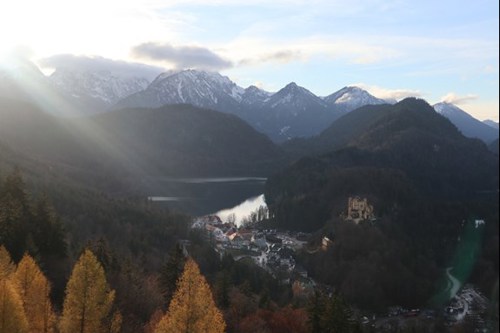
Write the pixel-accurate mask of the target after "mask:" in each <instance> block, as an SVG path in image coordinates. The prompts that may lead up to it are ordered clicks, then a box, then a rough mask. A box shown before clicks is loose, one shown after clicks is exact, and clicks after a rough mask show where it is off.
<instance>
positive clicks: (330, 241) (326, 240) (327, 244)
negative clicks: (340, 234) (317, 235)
mask: <svg viewBox="0 0 500 333" xmlns="http://www.w3.org/2000/svg"><path fill="white" fill-rule="evenodd" d="M332 245H333V238H332V239H330V237H328V236H324V237H323V239H322V240H321V250H322V251H326V250H328V248H329V247H330V246H332Z"/></svg>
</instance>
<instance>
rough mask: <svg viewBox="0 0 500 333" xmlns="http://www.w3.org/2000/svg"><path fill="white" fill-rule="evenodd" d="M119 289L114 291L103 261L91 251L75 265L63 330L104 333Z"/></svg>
mask: <svg viewBox="0 0 500 333" xmlns="http://www.w3.org/2000/svg"><path fill="white" fill-rule="evenodd" d="M114 298H115V292H114V291H113V290H110V288H109V285H108V283H107V282H106V275H105V274H104V269H103V268H102V266H101V264H100V263H99V261H98V260H97V258H96V257H95V256H94V254H93V253H92V252H91V251H90V250H85V252H84V253H83V254H82V255H81V256H80V259H78V262H77V263H76V264H75V267H74V268H73V272H72V273H71V277H70V278H69V281H68V285H67V286H66V297H65V298H64V304H63V314H62V317H61V321H60V330H61V333H104V332H106V331H108V330H109V329H110V327H109V326H110V325H109V324H108V323H107V321H109V320H108V319H109V318H108V316H109V313H110V310H111V307H112V305H113V300H114Z"/></svg>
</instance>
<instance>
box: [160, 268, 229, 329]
mask: <svg viewBox="0 0 500 333" xmlns="http://www.w3.org/2000/svg"><path fill="white" fill-rule="evenodd" d="M225 327H226V324H225V323H224V318H223V316H222V313H221V312H220V311H219V309H218V308H217V306H216V305H215V302H214V299H213V297H212V293H211V291H210V287H209V285H208V283H207V281H206V280H205V278H204V277H203V275H201V273H200V270H199V268H198V265H197V264H196V263H195V262H194V261H193V260H192V259H191V258H189V259H188V260H187V261H186V264H185V266H184V272H183V273H182V276H181V278H180V279H179V281H178V283H177V290H176V291H175V293H174V296H173V298H172V301H171V302H170V306H169V308H168V311H167V313H166V314H165V316H163V318H162V319H161V321H160V323H159V324H158V326H157V327H156V330H155V333H222V332H224V329H225Z"/></svg>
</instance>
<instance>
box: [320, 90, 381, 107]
mask: <svg viewBox="0 0 500 333" xmlns="http://www.w3.org/2000/svg"><path fill="white" fill-rule="evenodd" d="M324 101H325V102H326V103H327V104H328V105H331V106H334V107H336V108H337V109H339V110H340V111H344V112H349V111H352V110H354V109H357V108H359V107H361V106H365V105H370V104H372V105H375V104H385V103H387V101H385V100H383V99H380V98H377V97H375V96H373V95H371V94H370V93H369V92H367V91H366V90H364V89H361V88H359V87H355V86H347V87H344V88H342V89H340V90H339V91H336V92H334V93H333V94H331V95H329V96H327V97H325V98H324Z"/></svg>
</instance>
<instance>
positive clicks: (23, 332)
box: [0, 278, 28, 333]
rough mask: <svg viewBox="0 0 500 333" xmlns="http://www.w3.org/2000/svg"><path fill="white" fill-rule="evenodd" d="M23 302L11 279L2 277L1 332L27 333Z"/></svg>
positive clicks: (0, 298) (0, 285)
mask: <svg viewBox="0 0 500 333" xmlns="http://www.w3.org/2000/svg"><path fill="white" fill-rule="evenodd" d="M27 332H28V322H27V320H26V315H25V314H24V309H23V303H22V301H21V298H20V297H19V294H18V293H17V291H16V289H15V288H14V286H13V285H12V283H11V281H10V280H9V279H7V278H0V333H27Z"/></svg>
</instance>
